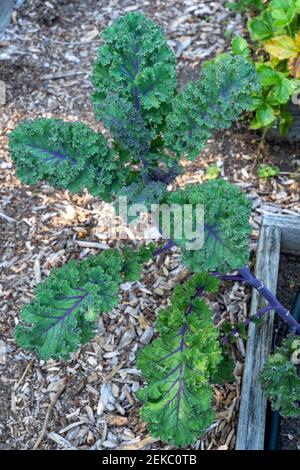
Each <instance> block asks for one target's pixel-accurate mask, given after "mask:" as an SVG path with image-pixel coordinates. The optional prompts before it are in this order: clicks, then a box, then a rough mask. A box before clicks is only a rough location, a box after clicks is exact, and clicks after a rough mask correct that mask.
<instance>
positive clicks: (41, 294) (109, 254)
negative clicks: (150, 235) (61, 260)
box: [15, 250, 122, 359]
mask: <svg viewBox="0 0 300 470" xmlns="http://www.w3.org/2000/svg"><path fill="white" fill-rule="evenodd" d="M121 282H122V280H121V257H120V254H119V253H118V252H117V251H114V250H107V251H106V252H103V253H101V254H100V255H97V256H90V257H88V258H87V259H86V260H84V261H81V262H75V261H71V262H70V263H68V264H67V265H65V266H63V267H62V268H60V269H56V270H53V271H51V274H50V276H49V277H48V278H47V279H46V280H45V281H44V282H43V283H41V284H39V285H38V286H37V288H36V299H35V300H34V301H33V302H32V303H30V304H27V305H25V307H23V310H22V312H21V318H22V320H23V322H24V323H25V324H22V325H18V326H17V328H16V331H15V337H16V340H17V342H18V343H19V345H20V346H21V347H23V348H25V349H29V350H31V351H33V352H35V353H36V354H37V355H38V356H39V357H40V358H41V359H49V358H68V357H69V354H70V353H71V352H73V351H76V349H77V348H78V346H79V345H80V344H81V343H86V342H87V341H89V340H90V339H91V338H92V337H93V336H94V335H95V320H96V318H97V314H99V313H103V312H109V311H110V310H111V309H112V308H113V307H115V306H116V305H117V304H118V303H119V296H118V291H119V285H120V283H121Z"/></svg>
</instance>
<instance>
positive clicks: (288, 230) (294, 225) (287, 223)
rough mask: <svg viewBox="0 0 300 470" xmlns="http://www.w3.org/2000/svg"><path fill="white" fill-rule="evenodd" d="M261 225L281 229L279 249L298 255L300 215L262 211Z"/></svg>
mask: <svg viewBox="0 0 300 470" xmlns="http://www.w3.org/2000/svg"><path fill="white" fill-rule="evenodd" d="M262 224H263V226H270V227H279V228H280V229H281V248H280V249H281V251H282V252H284V253H291V254H295V255H300V215H290V214H272V213H264V216H263V222H262Z"/></svg>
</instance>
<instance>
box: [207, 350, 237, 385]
mask: <svg viewBox="0 0 300 470" xmlns="http://www.w3.org/2000/svg"><path fill="white" fill-rule="evenodd" d="M234 367H235V364H234V362H233V360H232V359H231V357H229V356H228V354H226V353H224V354H223V357H222V360H221V362H219V364H218V366H217V368H216V370H215V372H214V373H213V374H212V376H211V382H212V383H213V384H216V385H223V383H224V382H234V380H235V377H234V375H233V371H234Z"/></svg>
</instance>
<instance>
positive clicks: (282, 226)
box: [236, 212, 300, 450]
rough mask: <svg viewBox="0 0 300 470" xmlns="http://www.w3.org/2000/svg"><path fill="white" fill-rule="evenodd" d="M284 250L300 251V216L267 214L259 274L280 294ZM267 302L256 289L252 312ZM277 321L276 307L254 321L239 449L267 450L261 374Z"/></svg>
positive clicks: (244, 391) (244, 384)
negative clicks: (281, 256) (259, 319)
mask: <svg viewBox="0 0 300 470" xmlns="http://www.w3.org/2000/svg"><path fill="white" fill-rule="evenodd" d="M280 252H283V253H288V254H294V255H300V216H299V215H296V214H295V215H290V214H288V215H286V214H274V213H268V212H265V213H264V214H263V220H262V227H261V231H260V237H259V242H258V248H257V255H256V267H255V273H256V276H257V277H258V278H259V279H261V280H262V282H263V283H264V284H265V285H266V286H267V287H268V288H269V289H270V290H271V291H272V292H273V293H274V294H276V288H277V278H278V270H279V258H280ZM263 306H264V300H263V298H262V297H261V296H260V295H259V293H258V292H257V291H255V290H254V291H253V294H252V301H251V310H250V316H252V315H255V313H256V312H257V310H259V309H260V308H261V307H263ZM273 325H274V311H272V312H270V314H268V315H267V316H265V317H264V320H263V321H262V323H261V324H260V325H257V324H256V323H250V325H249V333H248V341H247V350H246V360H245V367H244V374H243V384H242V392H241V400H240V413H239V421H238V430H237V441H236V450H263V449H264V441H265V427H266V407H267V398H266V396H265V394H264V392H263V390H262V388H261V386H260V383H259V376H260V372H261V370H262V367H263V365H264V363H265V361H266V359H267V356H268V355H269V352H270V349H271V342H272V332H273Z"/></svg>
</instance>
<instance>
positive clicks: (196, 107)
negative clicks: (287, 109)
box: [165, 54, 260, 159]
mask: <svg viewBox="0 0 300 470" xmlns="http://www.w3.org/2000/svg"><path fill="white" fill-rule="evenodd" d="M259 90H260V79H259V76H258V74H257V72H256V70H255V67H254V66H253V64H251V63H250V61H248V60H247V59H245V58H244V57H243V56H241V55H233V56H231V55H226V54H224V55H221V56H219V57H217V58H216V59H215V60H214V61H211V62H208V63H207V64H206V65H205V66H204V67H203V70H202V73H201V77H200V80H198V81H196V82H194V83H192V82H190V83H188V84H187V85H186V87H185V88H184V91H183V93H181V94H180V95H178V96H177V97H176V99H175V101H174V111H173V112H172V113H170V114H169V116H168V118H167V131H166V133H165V141H166V146H167V148H168V149H169V150H171V151H172V152H175V153H176V154H177V156H178V157H181V156H182V155H186V156H187V157H188V158H189V159H194V158H196V157H197V156H198V155H199V152H200V151H201V150H202V148H203V147H204V145H205V144H206V142H207V139H208V138H209V137H211V135H212V133H213V132H214V130H218V129H226V128H228V127H230V126H231V125H232V123H233V122H234V121H236V120H237V119H238V118H239V116H240V115H241V113H242V112H244V111H247V110H250V108H251V104H252V95H253V93H254V92H258V91H259Z"/></svg>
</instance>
